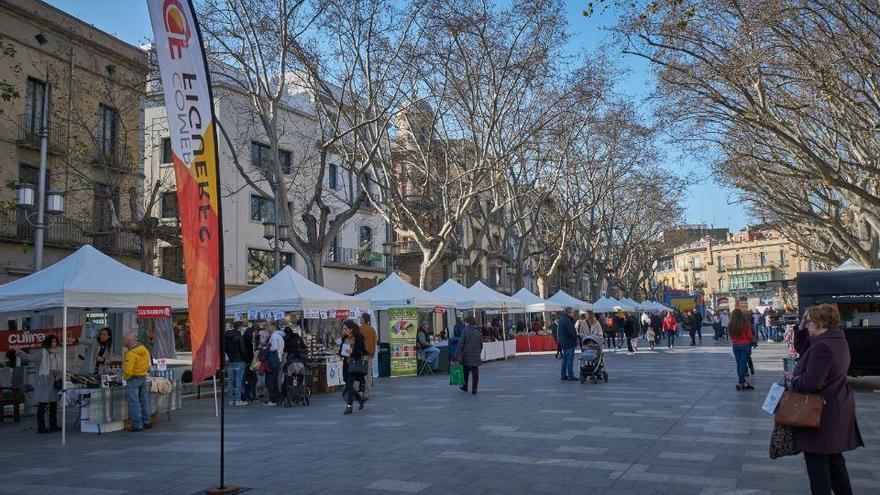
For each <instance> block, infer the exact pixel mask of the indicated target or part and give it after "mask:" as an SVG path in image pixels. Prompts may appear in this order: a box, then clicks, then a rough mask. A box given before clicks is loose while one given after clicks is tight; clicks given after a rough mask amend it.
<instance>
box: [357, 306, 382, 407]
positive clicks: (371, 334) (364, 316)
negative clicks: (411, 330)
mask: <svg viewBox="0 0 880 495" xmlns="http://www.w3.org/2000/svg"><path fill="white" fill-rule="evenodd" d="M361 333H362V334H363V335H364V347H365V348H366V349H367V357H366V360H367V375H366V377H365V378H366V382H365V383H366V385H365V387H364V399H366V400H370V397H371V396H372V395H373V357H374V356H375V355H376V346H377V345H378V341H379V336H378V335H377V334H376V330H375V329H374V328H373V326H372V325H370V313H361Z"/></svg>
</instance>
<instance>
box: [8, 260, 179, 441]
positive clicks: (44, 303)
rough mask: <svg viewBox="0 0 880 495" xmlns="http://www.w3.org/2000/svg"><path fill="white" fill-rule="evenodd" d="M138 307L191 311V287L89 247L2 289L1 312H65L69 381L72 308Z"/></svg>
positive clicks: (64, 345) (63, 403)
mask: <svg viewBox="0 0 880 495" xmlns="http://www.w3.org/2000/svg"><path fill="white" fill-rule="evenodd" d="M137 306H171V307H172V308H186V307H187V300H186V286H185V285H182V284H176V283H174V282H170V281H168V280H164V279H161V278H158V277H154V276H152V275H148V274H146V273H143V272H139V271H137V270H135V269H133V268H129V267H127V266H125V265H123V264H122V263H120V262H118V261H116V260H114V259H113V258H111V257H109V256H107V255H106V254H104V253H102V252H100V251H98V250H97V249H95V248H94V247H92V246H90V245H88V244H86V245H84V246H82V247H81V248H79V249H77V250H76V251H75V252H74V253H73V254H71V255H70V256H68V257H66V258H64V259H63V260H61V261H59V262H57V263H55V264H54V265H51V266H49V267H46V268H45V269H43V270H40V271H38V272H36V273H32V274H30V275H28V276H27V277H24V278H22V279H19V280H15V281H12V282H9V283H7V284H4V285H0V313H14V312H22V311H32V310H44V309H57V308H61V328H62V332H63V334H62V339H61V345H62V348H63V352H64V360H63V361H64V369H63V374H64V376H65V377H66V376H67V310H68V309H70V308H95V307H97V308H108V309H134V308H136V307H137ZM65 381H66V379H65ZM66 441H67V401H66V400H62V401H61V443H62V444H64V443H66Z"/></svg>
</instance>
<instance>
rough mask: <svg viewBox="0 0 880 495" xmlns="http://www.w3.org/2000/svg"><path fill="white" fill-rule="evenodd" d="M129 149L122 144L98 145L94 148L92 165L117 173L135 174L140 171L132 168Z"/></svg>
mask: <svg viewBox="0 0 880 495" xmlns="http://www.w3.org/2000/svg"><path fill="white" fill-rule="evenodd" d="M131 151H132V150H131V148H130V147H129V146H128V145H127V144H125V143H123V142H118V143H116V144H115V145H114V144H113V143H98V144H97V146H95V154H94V157H93V158H92V165H94V166H96V167H107V168H109V169H111V170H115V171H117V172H123V173H128V172H135V171H140V169H137V168H135V167H134V166H133V164H134V160H132V157H131Z"/></svg>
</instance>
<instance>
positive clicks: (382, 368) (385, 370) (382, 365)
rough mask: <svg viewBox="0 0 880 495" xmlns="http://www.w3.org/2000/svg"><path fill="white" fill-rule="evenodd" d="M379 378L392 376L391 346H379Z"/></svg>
mask: <svg viewBox="0 0 880 495" xmlns="http://www.w3.org/2000/svg"><path fill="white" fill-rule="evenodd" d="M379 376H380V377H388V376H391V346H390V345H389V344H379Z"/></svg>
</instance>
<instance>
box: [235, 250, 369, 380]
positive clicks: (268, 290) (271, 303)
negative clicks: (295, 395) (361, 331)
mask: <svg viewBox="0 0 880 495" xmlns="http://www.w3.org/2000/svg"><path fill="white" fill-rule="evenodd" d="M370 308H371V305H370V301H369V300H368V299H366V298H364V297H362V296H345V295H342V294H338V293H336V292H333V291H332V290H330V289H327V288H324V287H321V286H320V285H318V284H316V283H314V282H312V281H310V280H309V279H307V278H306V277H304V276H302V275H301V274H300V273H299V272H297V271H296V270H294V269H293V268H292V267H291V266H285V267H284V268H282V269H281V271H280V272H278V273H276V274H275V276H273V277H272V278H270V279H269V280H267V281H265V282H263V283H262V284H261V285H259V286H257V287H254V288H253V289H251V290H249V291H247V292H245V293H243V294H240V295H238V296H235V297H230V298H229V299H227V300H226V313H227V314H228V315H232V316H233V319H235V320H237V321H242V320H245V319H246V320H249V321H254V320H266V321H275V320H278V321H282V320H284V318H288V319H289V315H288V313H297V314H298V315H299V316H300V317H301V318H302V319H303V321H302V324H301V325H302V326H303V327H304V328H308V329H309V334H308V335H305V336H304V339H305V340H306V344H307V345H308V359H307V363H306V364H307V366H308V370H309V371H308V373H309V376H308V379H309V387H310V389H311V392H312V393H322V392H330V391H333V390H335V389H336V387H338V386H340V385H342V372H341V370H342V362H341V360H340V358H339V356H338V355H337V353H336V348H335V340H336V338H338V337H339V336H340V335H341V322H342V321H343V320H344V319H346V318H354V319H357V318H358V317H359V316H360V314H361V313H362V312H367V311H369V310H370ZM373 369H376V367H375V366H374V368H373Z"/></svg>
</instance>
